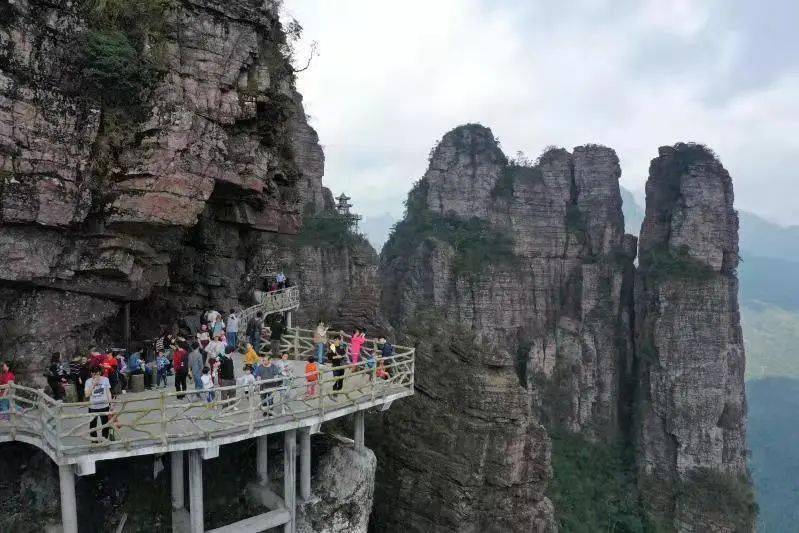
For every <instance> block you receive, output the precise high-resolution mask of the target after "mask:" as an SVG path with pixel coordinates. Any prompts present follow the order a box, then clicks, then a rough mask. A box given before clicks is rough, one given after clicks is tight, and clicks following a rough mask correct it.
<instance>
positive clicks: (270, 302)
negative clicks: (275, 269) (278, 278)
mask: <svg viewBox="0 0 799 533" xmlns="http://www.w3.org/2000/svg"><path fill="white" fill-rule="evenodd" d="M299 306H300V289H299V287H297V286H294V287H286V288H285V289H280V290H277V291H271V292H267V291H264V292H263V300H261V302H259V303H257V304H255V305H252V306H250V307H248V308H246V309H243V310H242V311H240V312H239V313H238V316H239V321H240V322H242V323H243V324H246V323H247V320H249V318H250V317H252V316H255V314H256V313H257V312H258V311H261V312H262V313H263V315H264V316H266V315H269V314H272V313H282V312H283V311H290V310H292V309H296V308H298V307H299Z"/></svg>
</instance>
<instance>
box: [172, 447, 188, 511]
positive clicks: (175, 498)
mask: <svg viewBox="0 0 799 533" xmlns="http://www.w3.org/2000/svg"><path fill="white" fill-rule="evenodd" d="M169 459H170V466H171V469H170V471H171V474H172V509H173V510H176V511H177V510H178V509H183V507H184V505H185V503H184V501H183V452H171V453H170V454H169Z"/></svg>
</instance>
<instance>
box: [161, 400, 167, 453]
mask: <svg viewBox="0 0 799 533" xmlns="http://www.w3.org/2000/svg"><path fill="white" fill-rule="evenodd" d="M160 402H161V442H162V443H163V445H164V446H166V445H167V444H168V439H167V438H166V421H167V417H166V391H164V390H162V391H161V395H160Z"/></svg>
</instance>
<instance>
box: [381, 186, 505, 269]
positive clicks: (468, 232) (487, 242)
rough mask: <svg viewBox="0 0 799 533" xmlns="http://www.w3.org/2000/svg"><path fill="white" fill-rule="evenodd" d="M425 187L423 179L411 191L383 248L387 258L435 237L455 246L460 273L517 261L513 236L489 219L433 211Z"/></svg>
mask: <svg viewBox="0 0 799 533" xmlns="http://www.w3.org/2000/svg"><path fill="white" fill-rule="evenodd" d="M426 189H427V184H426V183H425V182H424V181H423V180H420V181H418V182H417V183H416V185H414V187H413V189H411V192H410V193H408V199H407V200H406V202H405V207H406V213H405V219H404V220H402V221H400V222H398V223H397V224H395V225H394V227H393V228H392V230H391V234H390V236H389V240H388V242H387V243H386V245H385V247H384V248H383V254H384V257H385V258H386V259H387V260H389V261H391V260H393V259H395V258H397V257H400V256H407V255H411V254H413V253H414V252H415V251H416V249H417V247H418V245H419V243H421V242H423V241H425V240H426V239H436V240H438V241H441V242H444V243H447V244H449V245H450V246H451V247H452V248H453V249H454V251H455V260H454V264H453V268H454V270H455V272H456V274H459V275H477V274H480V273H481V272H482V271H483V269H485V268H486V267H488V266H490V265H504V266H509V265H510V266H514V265H516V264H517V263H518V256H516V254H515V252H514V250H513V239H512V238H511V237H510V236H509V235H507V234H506V233H503V232H501V231H499V230H498V229H496V228H494V227H493V226H492V225H491V223H489V222H488V221H487V220H483V219H480V218H477V217H472V218H468V219H465V218H460V217H456V216H451V215H440V214H438V213H434V212H432V211H430V210H429V209H427V204H426Z"/></svg>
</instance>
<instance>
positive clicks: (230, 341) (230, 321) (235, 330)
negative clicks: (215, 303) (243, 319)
mask: <svg viewBox="0 0 799 533" xmlns="http://www.w3.org/2000/svg"><path fill="white" fill-rule="evenodd" d="M225 332H226V333H227V345H228V346H230V347H231V348H234V349H235V348H237V347H238V345H239V317H238V316H236V310H235V309H231V310H230V314H229V315H228V316H227V323H226V324H225Z"/></svg>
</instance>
